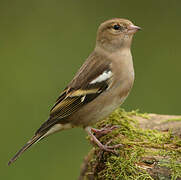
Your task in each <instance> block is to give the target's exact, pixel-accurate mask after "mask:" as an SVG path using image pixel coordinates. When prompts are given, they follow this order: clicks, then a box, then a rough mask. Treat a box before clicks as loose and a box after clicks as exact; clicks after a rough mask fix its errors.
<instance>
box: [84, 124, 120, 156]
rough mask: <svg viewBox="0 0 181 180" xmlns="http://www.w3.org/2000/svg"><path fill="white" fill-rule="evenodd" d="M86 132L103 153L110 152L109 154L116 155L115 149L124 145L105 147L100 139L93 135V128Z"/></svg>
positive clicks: (87, 129) (87, 128)
mask: <svg viewBox="0 0 181 180" xmlns="http://www.w3.org/2000/svg"><path fill="white" fill-rule="evenodd" d="M85 130H86V131H87V133H88V134H89V136H90V137H91V138H92V141H93V142H94V143H96V144H97V145H98V146H99V148H100V149H102V150H103V151H108V152H112V153H115V154H116V151H115V150H114V149H115V148H119V147H120V146H122V144H116V145H113V146H108V145H103V144H102V143H101V142H100V141H99V140H98V139H97V137H96V136H95V135H94V134H93V133H92V128H91V127H86V128H85Z"/></svg>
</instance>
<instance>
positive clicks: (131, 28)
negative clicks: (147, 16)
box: [128, 25, 141, 34]
mask: <svg viewBox="0 0 181 180" xmlns="http://www.w3.org/2000/svg"><path fill="white" fill-rule="evenodd" d="M139 30H141V28H140V27H139V26H135V25H130V26H128V34H134V33H136V32H137V31H139Z"/></svg>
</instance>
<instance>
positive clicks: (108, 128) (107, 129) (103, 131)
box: [91, 125, 119, 138]
mask: <svg viewBox="0 0 181 180" xmlns="http://www.w3.org/2000/svg"><path fill="white" fill-rule="evenodd" d="M118 127H119V126H116V125H114V126H112V125H107V126H105V127H104V128H102V129H95V128H91V131H92V132H93V133H95V135H96V137H97V138H100V137H101V136H103V135H106V134H107V133H110V132H112V131H113V130H114V129H117V128H118Z"/></svg>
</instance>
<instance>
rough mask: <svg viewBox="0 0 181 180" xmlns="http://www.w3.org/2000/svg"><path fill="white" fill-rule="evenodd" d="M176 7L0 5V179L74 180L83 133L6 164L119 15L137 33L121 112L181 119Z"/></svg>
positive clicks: (164, 2)
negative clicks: (100, 30)
mask: <svg viewBox="0 0 181 180" xmlns="http://www.w3.org/2000/svg"><path fill="white" fill-rule="evenodd" d="M180 8H181V1H179V0H172V1H171V0H152V1H145V0H140V1H121V0H115V1H106V0H91V1H83V0H76V1H73V0H66V1H65V0H59V1H58V0H51V1H50V0H31V1H24V0H15V1H10V0H1V1H0V59H1V65H0V84H1V90H0V92H1V93H0V99H1V100H0V109H1V131H0V133H1V134H0V137H1V146H0V179H3V180H11V179H13V180H23V179H26V180H35V179H39V180H41V179H43V180H50V179H51V180H57V179H61V180H74V179H77V177H78V175H79V169H80V165H81V162H82V160H83V157H84V156H85V155H86V153H87V152H88V151H89V149H90V145H88V142H87V140H86V139H85V136H86V133H85V132H84V131H83V130H82V129H72V130H68V131H64V132H61V133H59V134H56V135H52V136H51V137H49V138H47V139H45V140H44V141H42V142H41V143H39V144H37V145H36V146H34V147H33V148H31V149H30V150H29V151H27V152H26V153H25V154H24V155H23V156H22V157H21V158H20V159H19V160H18V161H16V163H15V164H13V165H12V166H10V167H8V166H7V162H8V160H9V159H10V158H11V157H12V156H13V155H14V153H15V152H16V151H17V150H18V149H19V148H20V147H21V146H22V145H24V143H25V142H26V141H27V140H28V139H29V138H30V137H31V136H32V135H33V133H34V131H35V130H36V129H37V128H38V127H39V126H40V124H41V123H42V122H43V121H45V120H46V119H47V117H48V115H49V109H50V108H51V106H52V105H53V103H54V101H55V99H56V98H57V96H58V95H59V93H60V92H61V90H62V89H63V88H64V87H65V86H66V85H67V83H68V82H69V81H70V80H71V78H72V77H73V75H74V74H75V73H76V71H77V69H78V68H79V67H80V66H81V64H82V63H83V62H84V60H85V58H86V57H87V56H88V55H89V53H90V52H91V51H92V50H93V48H94V44H95V37H96V31H97V27H98V25H99V24H100V23H101V22H102V21H104V20H107V19H110V18H113V17H124V18H128V19H130V20H132V21H133V22H134V23H135V24H136V25H138V26H141V27H142V28H143V31H141V32H138V33H137V34H136V36H135V38H134V42H133V46H132V53H133V57H134V66H135V71H136V80H135V84H134V88H133V90H132V92H131V94H130V96H129V98H128V99H127V100H126V102H125V103H124V105H123V107H124V108H125V109H126V110H132V109H140V110H141V111H142V112H155V113H163V114H181V111H180V90H181V83H180V76H181V69H180V67H181V54H180V52H181V47H180V42H181V36H180V33H181V9H180Z"/></svg>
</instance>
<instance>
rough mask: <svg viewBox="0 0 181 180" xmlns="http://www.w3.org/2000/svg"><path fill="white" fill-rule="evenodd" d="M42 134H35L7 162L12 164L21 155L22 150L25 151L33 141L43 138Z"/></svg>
mask: <svg viewBox="0 0 181 180" xmlns="http://www.w3.org/2000/svg"><path fill="white" fill-rule="evenodd" d="M43 135H44V133H43V134H35V135H34V136H33V137H32V138H31V139H30V140H29V141H28V142H27V143H26V144H25V145H24V146H23V147H22V148H21V149H20V150H19V151H18V152H17V153H16V154H15V156H14V157H13V158H12V159H11V160H10V161H9V162H8V165H10V164H12V163H13V162H14V161H16V159H17V158H18V157H19V156H21V154H22V153H23V152H25V151H26V150H27V149H28V148H29V147H31V146H32V145H33V144H34V143H36V142H38V141H39V140H40V139H42V138H43Z"/></svg>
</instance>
